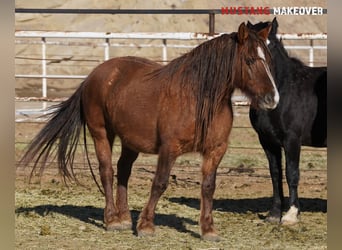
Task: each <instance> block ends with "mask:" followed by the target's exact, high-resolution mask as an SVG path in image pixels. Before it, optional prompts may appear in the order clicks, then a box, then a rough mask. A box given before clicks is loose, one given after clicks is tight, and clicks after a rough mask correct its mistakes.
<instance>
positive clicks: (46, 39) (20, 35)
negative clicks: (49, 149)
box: [15, 31, 327, 97]
mask: <svg viewBox="0 0 342 250" xmlns="http://www.w3.org/2000/svg"><path fill="white" fill-rule="evenodd" d="M219 35H221V34H215V35H209V34H207V33H190V32H179V33H168V32H159V33H146V32H145V33H144V32H141V33H108V32H55V31H16V32H15V43H16V44H18V45H19V44H29V45H30V44H31V45H32V44H38V45H41V58H25V57H20V56H17V57H16V59H27V60H41V74H19V73H17V74H15V77H16V78H41V79H42V97H47V79H83V78H85V77H86V75H66V74H48V73H47V64H48V62H49V61H50V59H48V58H47V52H46V50H47V46H52V45H60V46H69V45H73V46H89V47H94V46H95V47H103V49H104V58H103V60H108V59H109V58H110V53H109V49H110V48H111V47H135V48H138V47H140V48H141V47H143V48H148V47H149V48H151V47H154V48H161V53H162V57H161V58H162V61H163V62H166V61H168V48H189V49H190V48H193V47H194V45H186V44H168V41H169V40H178V41H205V40H209V39H212V38H214V37H217V36H219ZM278 37H279V38H281V39H282V40H308V41H310V44H309V45H291V46H285V48H286V49H289V50H291V49H296V50H298V49H299V50H308V51H309V65H310V66H314V50H326V49H327V46H326V45H315V44H314V41H317V40H327V34H326V33H320V34H306V33H301V34H279V35H278ZM50 39H52V40H50ZM55 39H60V40H58V41H56V40H55ZM73 39H90V40H95V39H100V40H102V42H97V41H93V42H89V41H87V42H82V41H77V42H75V41H73ZM113 39H115V40H125V41H126V40H127V39H134V40H144V39H145V40H146V39H150V40H159V41H161V43H159V44H153V43H149V44H146V43H141V42H138V43H136V42H135V43H125V44H123V43H115V42H112V40H113ZM51 60H52V59H51ZM53 60H56V59H53ZM85 60H89V59H85Z"/></svg>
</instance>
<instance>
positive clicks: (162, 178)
mask: <svg viewBox="0 0 342 250" xmlns="http://www.w3.org/2000/svg"><path fill="white" fill-rule="evenodd" d="M177 156H178V155H176V154H173V153H171V151H170V150H169V148H167V147H165V146H162V147H161V148H160V150H159V157H158V164H157V170H156V173H155V176H154V179H153V182H152V188H151V193H150V197H149V200H148V202H147V204H146V206H145V207H144V209H143V211H142V212H141V214H140V216H139V220H138V224H137V232H138V236H147V235H153V234H154V223H153V220H154V215H155V208H156V205H157V203H158V200H159V198H160V196H161V195H162V194H163V193H164V191H165V190H166V188H167V186H168V183H169V176H170V171H171V167H172V165H173V163H174V162H175V160H176V158H177Z"/></svg>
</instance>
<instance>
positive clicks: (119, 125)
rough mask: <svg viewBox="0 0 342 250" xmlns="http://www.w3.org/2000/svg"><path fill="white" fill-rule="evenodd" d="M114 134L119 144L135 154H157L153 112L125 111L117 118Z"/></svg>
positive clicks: (156, 135)
mask: <svg viewBox="0 0 342 250" xmlns="http://www.w3.org/2000/svg"><path fill="white" fill-rule="evenodd" d="M115 120H116V121H114V122H112V124H114V132H115V134H116V135H117V136H118V137H119V138H120V139H121V143H122V144H124V145H125V146H127V147H129V148H130V149H132V150H134V151H136V152H143V153H150V154H155V153H157V152H158V134H157V122H156V120H157V118H156V114H155V113H153V112H143V110H140V111H138V110H135V111H131V112H129V111H126V112H125V114H121V115H119V116H117V119H115Z"/></svg>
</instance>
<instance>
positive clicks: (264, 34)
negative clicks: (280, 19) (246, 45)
mask: <svg viewBox="0 0 342 250" xmlns="http://www.w3.org/2000/svg"><path fill="white" fill-rule="evenodd" d="M271 28H272V24H271V23H269V24H268V25H267V27H266V28H263V29H262V30H260V31H259V32H258V35H259V37H261V38H262V39H263V40H264V41H266V40H267V38H268V35H269V34H270V31H271Z"/></svg>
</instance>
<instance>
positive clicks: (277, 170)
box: [259, 138, 284, 223]
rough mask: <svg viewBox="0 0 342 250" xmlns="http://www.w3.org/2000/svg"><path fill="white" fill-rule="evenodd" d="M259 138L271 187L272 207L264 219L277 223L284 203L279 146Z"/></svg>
mask: <svg viewBox="0 0 342 250" xmlns="http://www.w3.org/2000/svg"><path fill="white" fill-rule="evenodd" d="M259 140H260V142H261V145H262V147H263V149H264V151H265V154H266V157H267V160H268V164H269V170H270V174H271V179H272V187H273V200H272V207H271V209H270V211H269V213H268V215H267V217H266V221H268V222H272V223H273V222H275V223H279V222H280V219H281V214H282V207H283V203H284V192H283V173H282V164H281V147H280V146H279V145H275V144H271V143H269V142H265V141H264V140H262V139H261V138H259Z"/></svg>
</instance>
